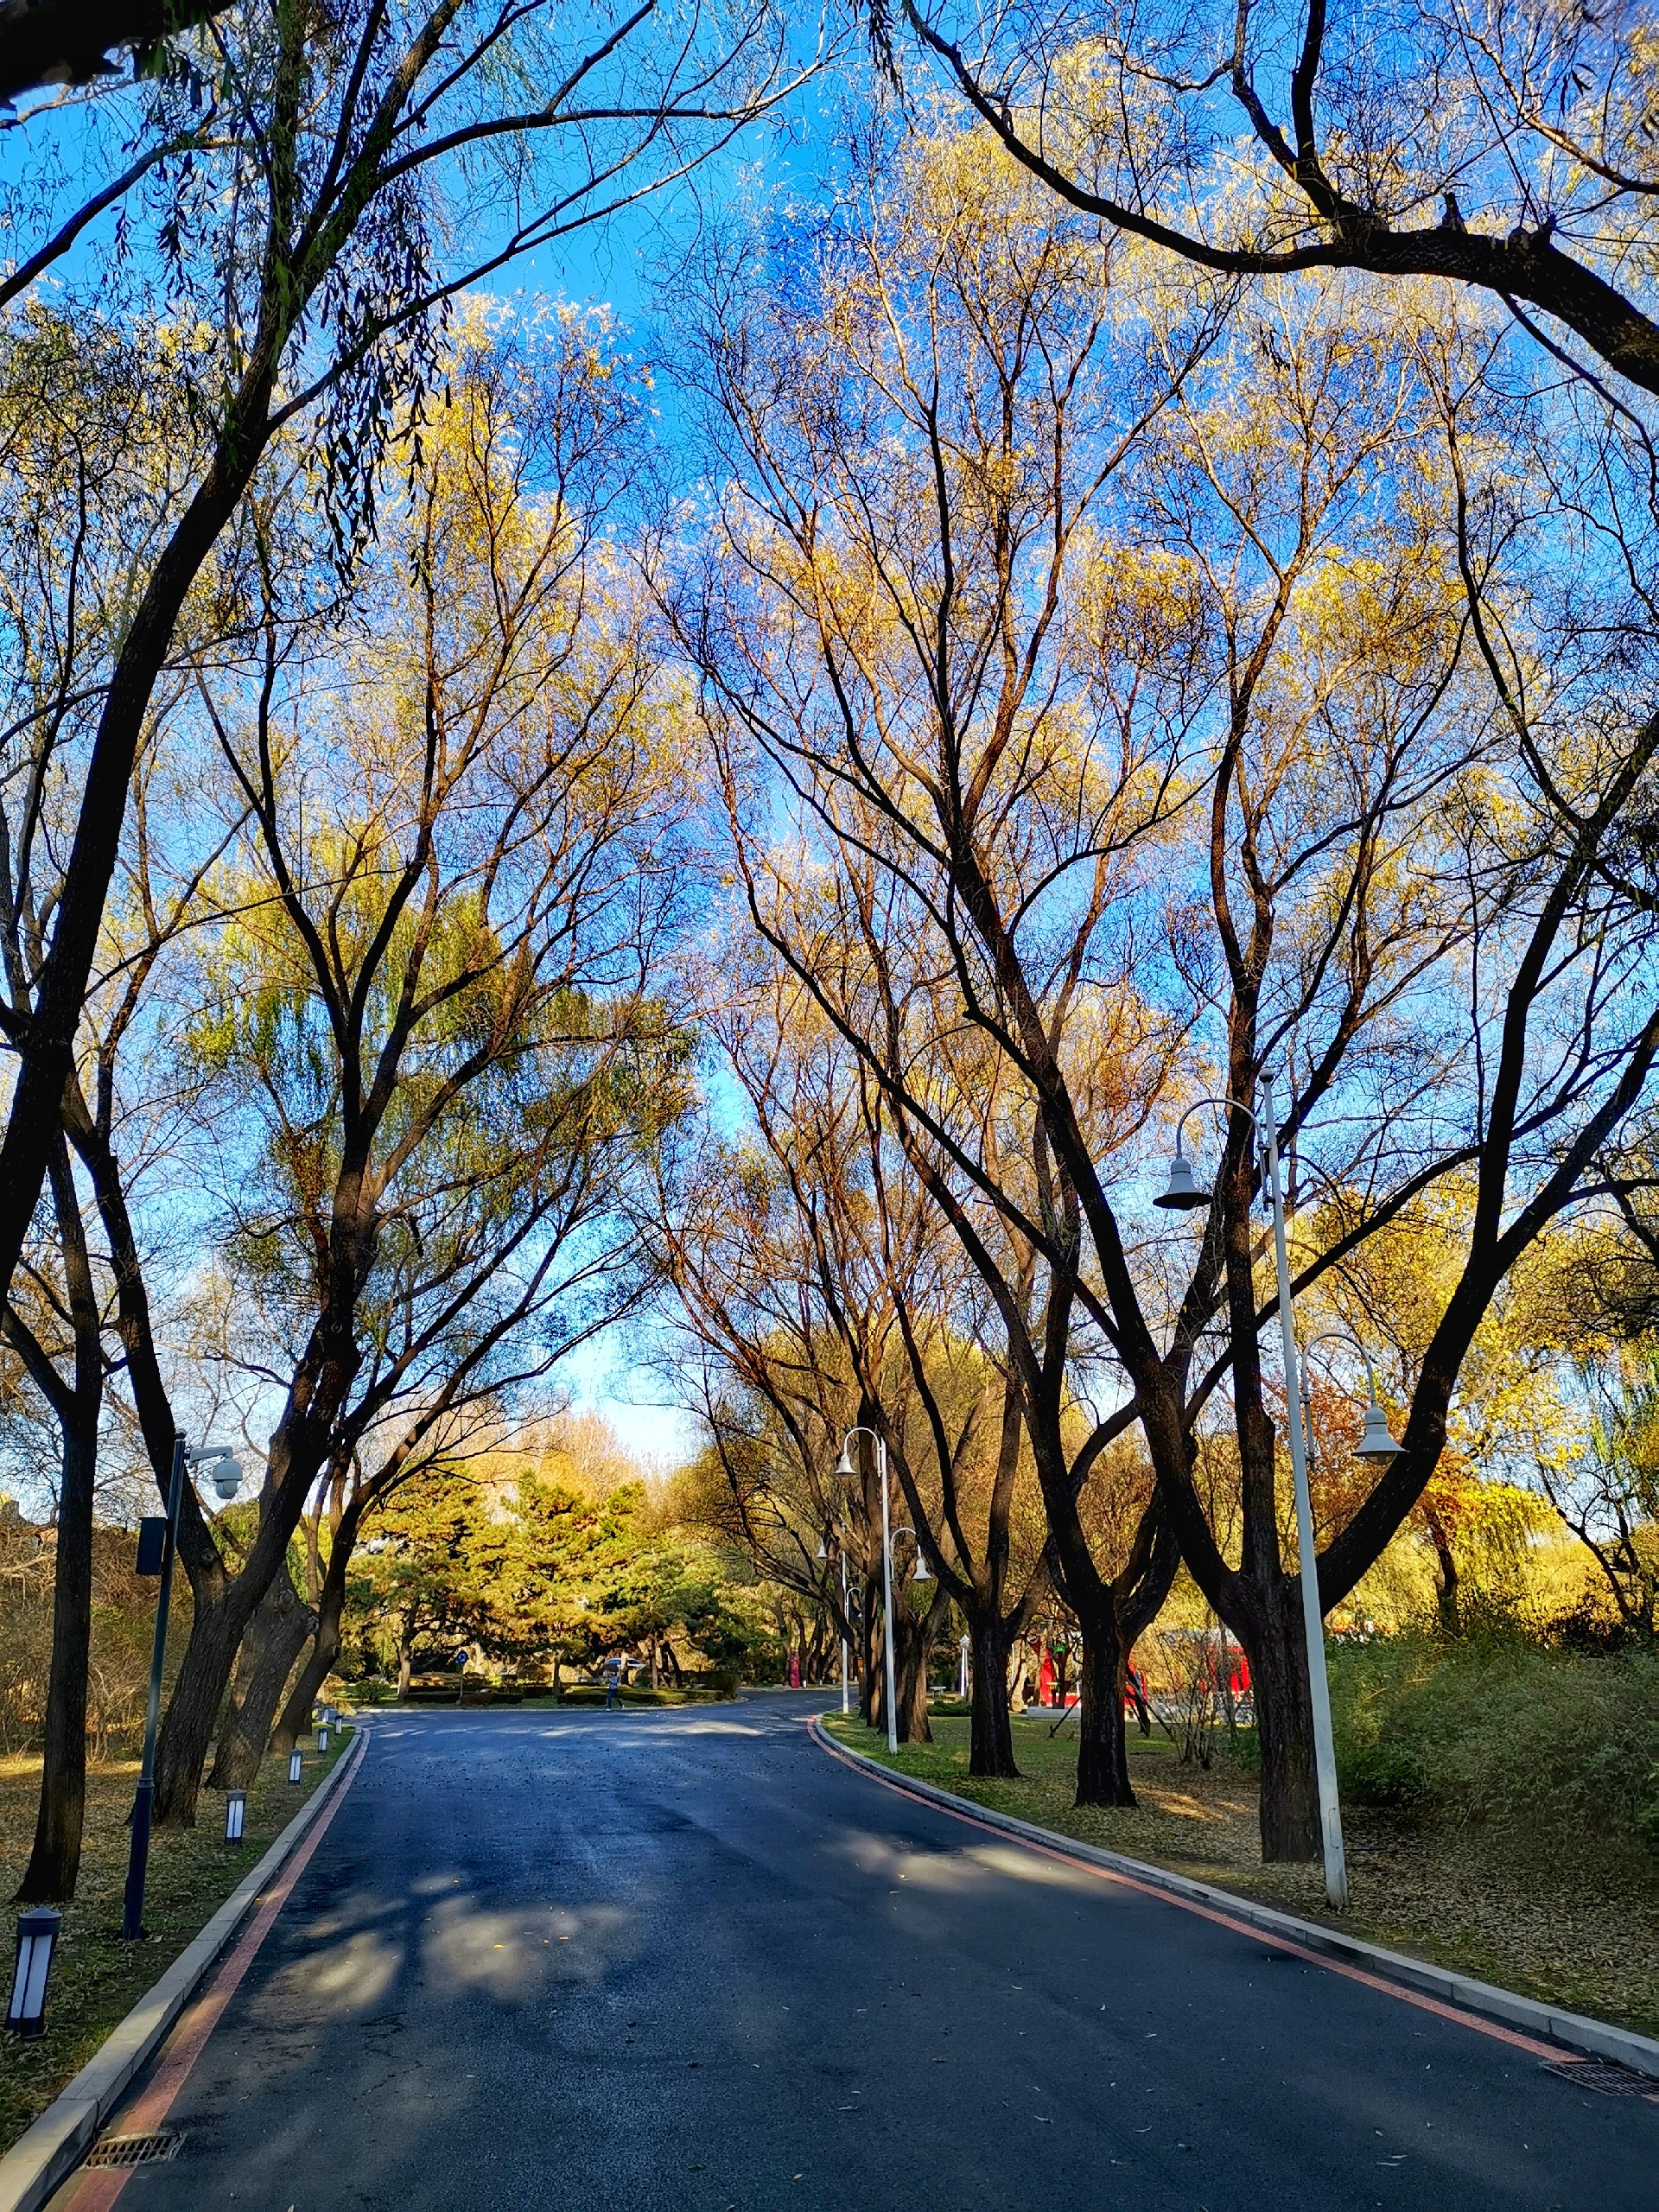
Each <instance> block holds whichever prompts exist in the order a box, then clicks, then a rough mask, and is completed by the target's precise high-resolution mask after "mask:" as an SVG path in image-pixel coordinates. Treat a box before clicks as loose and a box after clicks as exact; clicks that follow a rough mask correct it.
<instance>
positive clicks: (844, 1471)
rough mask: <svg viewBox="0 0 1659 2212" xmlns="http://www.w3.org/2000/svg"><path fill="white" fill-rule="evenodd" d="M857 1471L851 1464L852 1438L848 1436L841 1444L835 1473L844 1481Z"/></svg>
mask: <svg viewBox="0 0 1659 2212" xmlns="http://www.w3.org/2000/svg"><path fill="white" fill-rule="evenodd" d="M857 1472H858V1469H857V1468H856V1467H855V1465H853V1440H852V1438H851V1437H850V1436H849V1437H848V1438H846V1439H845V1440H843V1442H842V1447H841V1457H840V1459H837V1460H836V1475H837V1476H838V1477H839V1478H840V1479H841V1480H842V1482H846V1481H847V1480H849V1478H850V1477H852V1476H854V1475H855V1474H856V1473H857Z"/></svg>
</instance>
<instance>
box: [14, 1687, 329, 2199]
mask: <svg viewBox="0 0 1659 2212" xmlns="http://www.w3.org/2000/svg"><path fill="white" fill-rule="evenodd" d="M368 1743H369V1739H368V1734H367V1732H366V1731H365V1729H364V1728H362V1727H361V1726H359V1728H358V1731H357V1741H356V1743H355V1744H354V1745H353V1747H352V1749H351V1751H348V1752H347V1754H346V1757H345V1758H343V1759H341V1760H340V1762H339V1763H338V1764H337V1765H336V1766H335V1767H334V1771H333V1772H332V1773H331V1774H330V1775H328V1776H327V1778H326V1779H325V1780H324V1781H323V1782H322V1783H321V1785H320V1786H319V1787H318V1788H317V1789H314V1790H313V1791H312V1793H311V1795H310V1796H309V1797H308V1798H307V1799H306V1801H305V1802H304V1804H303V1805H302V1806H301V1808H300V1809H299V1811H298V1812H297V1813H296V1815H294V1817H293V1819H292V1820H291V1821H289V1824H288V1826H287V1827H285V1828H284V1829H283V1832H282V1834H280V1835H279V1836H278V1837H277V1840H276V1842H275V1843H273V1844H272V1845H271V1847H270V1850H269V1851H268V1852H266V1853H265V1855H264V1858H263V1859H261V1860H260V1861H259V1864H258V1865H257V1866H256V1867H255V1868H254V1869H253V1871H252V1872H251V1873H250V1874H248V1875H247V1876H246V1877H245V1879H244V1880H243V1881H241V1882H240V1883H239V1884H238V1885H237V1887H236V1888H235V1889H234V1890H233V1891H232V1892H231V1894H230V1896H229V1897H226V1900H225V1902H224V1904H222V1905H220V1907H219V1910H218V1911H217V1912H216V1913H215V1914H214V1915H213V1918H212V1919H211V1920H210V1921H209V1922H208V1923H207V1926H206V1927H205V1928H204V1929H202V1930H201V1933H200V1935H199V1936H194V1937H193V1938H192V1939H191V1941H190V1942H188V1943H187V1944H186V1946H185V1948H184V1949H183V1950H181V1952H180V1954H179V1955H178V1957H177V1958H176V1959H175V1960H174V1961H173V1963H172V1965H171V1966H170V1967H168V1970H167V1972H166V1973H165V1974H163V1975H162V1978H161V1980H159V1981H158V1982H157V1983H156V1986H154V1988H152V1989H151V1990H149V1992H148V1993H146V1994H145V1995H144V1996H143V1997H141V1998H140V1999H139V2000H138V2002H137V2004H136V2005H134V2006H133V2008H132V2010H131V2012H129V2013H128V2014H127V2016H126V2018H125V2019H124V2020H122V2021H120V2022H119V2023H118V2024H117V2025H116V2026H115V2027H113V2028H111V2031H110V2032H109V2034H108V2035H107V2036H106V2037H105V2039H104V2041H103V2042H102V2043H101V2044H99V2047H98V2049H97V2050H96V2051H95V2052H94V2053H93V2055H92V2057H91V2058H89V2059H88V2060H87V2062H86V2065H85V2066H83V2067H82V2068H81V2069H80V2071H79V2074H77V2075H75V2077H74V2079H73V2081H72V2082H69V2083H68V2084H67V2086H66V2087H65V2088H62V2089H61V2090H60V2091H59V2093H58V2094H57V2096H56V2097H55V2098H54V2100H53V2101H52V2102H51V2103H50V2104H49V2105H48V2107H47V2108H46V2110H45V2111H44V2112H43V2113H41V2116H40V2118H39V2119H38V2120H35V2123H34V2125H33V2126H31V2127H29V2130H28V2131H27V2132H26V2133H24V2134H22V2135H20V2136H19V2137H18V2139H17V2140H16V2142H15V2143H14V2144H13V2145H12V2146H11V2148H10V2151H8V2152H6V2154H5V2156H4V2158H0V2212H38V2208H39V2207H40V2206H41V2205H43V2204H44V2203H45V2202H47V2200H48V2197H49V2196H51V2195H52V2193H53V2191H54V2190H57V2189H60V2188H61V2187H62V2185H63V2183H65V2182H66V2181H67V2179H68V2178H69V2176H70V2175H71V2174H72V2173H73V2171H74V2170H75V2168H76V2167H77V2166H78V2165H79V2163H80V2161H81V2160H82V2158H85V2157H86V2153H87V2152H88V2151H89V2150H90V2149H91V2148H92V2145H93V2143H94V2142H95V2141H96V2140H97V2138H98V2134H99V2130H100V2129H101V2128H102V2126H104V2123H105V2120H108V2118H109V2117H110V2115H111V2113H112V2112H113V2111H114V2110H115V2107H116V2106H117V2105H118V2103H119V2102H120V2101H121V2099H122V2098H123V2097H124V2095H125V2094H126V2092H127V2089H128V2088H129V2087H130V2085H131V2082H132V2080H133V2077H134V2076H135V2075H137V2073H138V2071H139V2070H140V2069H141V2068H142V2067H143V2066H144V2065H145V2063H147V2062H148V2061H149V2059H150V2058H152V2057H153V2056H155V2054H156V2050H157V2048H158V2047H159V2046H160V2044H162V2042H163V2041H164V2040H165V2038H166V2037H167V2036H168V2033H169V2031H171V2029H172V2027H173V2024H174V2023H175V2021H176V2020H177V2018H178V2017H179V2015H180V2013H181V2012H182V2011H183V2010H184V2008H185V2006H186V2005H188V2003H189V2001H190V1999H191V1998H192V1997H194V1995H195V1993H196V1991H197V1989H198V1987H199V1986H200V1984H201V1982H202V1981H203V1980H205V1978H206V1976H207V1971H208V1969H209V1968H210V1967H212V1966H213V1963H214V1961H216V1960H217V1959H218V1957H219V1953H220V1952H221V1951H222V1950H223V1949H224V1948H225V1946H226V1944H227V1943H228V1942H230V1940H231V1938H232V1936H234V1935H235V1933H236V1931H237V1929H238V1928H239V1927H240V1926H241V1924H242V1923H243V1921H244V1920H245V1918H246V1917H247V1916H248V1914H249V1913H250V1912H251V1910H252V1909H253V1907H254V1906H255V1905H256V1904H257V1903H258V1901H259V1897H260V1894H261V1892H262V1891H264V1890H266V1889H268V1888H269V1887H270V1882H271V1879H272V1878H273V1876H275V1875H276V1874H277V1873H278V1872H280V1871H281V1869H282V1867H283V1865H284V1864H285V1863H286V1861H287V1860H288V1859H289V1858H291V1857H292V1855H293V1853H294V1851H295V1849H296V1846H297V1845H298V1844H299V1843H300V1842H301V1841H302V1840H303V1838H304V1836H305V1834H306V1831H307V1830H308V1828H309V1827H311V1826H312V1824H313V1823H314V1822H315V1820H316V1818H317V1816H318V1815H319V1814H320V1813H321V1811H322V1810H323V1808H324V1807H325V1806H327V1804H329V1803H330V1802H331V1801H332V1800H333V1799H334V1797H336V1796H338V1795H339V1794H340V1791H341V1790H342V1789H345V1787H346V1784H347V1783H348V1782H349V1781H350V1780H351V1779H352V1777H353V1776H354V1775H355V1774H356V1772H357V1770H358V1768H359V1766H361V1764H363V1758H364V1755H365V1752H366V1751H367V1750H368Z"/></svg>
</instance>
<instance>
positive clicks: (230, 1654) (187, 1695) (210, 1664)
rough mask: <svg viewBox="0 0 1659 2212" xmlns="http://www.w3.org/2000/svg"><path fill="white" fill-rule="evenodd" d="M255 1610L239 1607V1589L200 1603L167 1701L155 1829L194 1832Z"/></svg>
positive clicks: (160, 1744)
mask: <svg viewBox="0 0 1659 2212" xmlns="http://www.w3.org/2000/svg"><path fill="white" fill-rule="evenodd" d="M250 1611H251V1607H249V1606H248V1605H245V1604H242V1603H238V1591H237V1587H236V1585H235V1584H234V1583H232V1584H231V1585H230V1586H229V1588H228V1589H227V1591H226V1594H225V1595H224V1596H223V1597H221V1598H219V1599H213V1600H208V1601H207V1602H204V1601H203V1599H200V1598H198V1599H197V1600H196V1606H195V1611H194V1618H192V1620H191V1623H190V1641H189V1643H188V1644H186V1646H185V1649H184V1662H183V1664H182V1665H181V1667H180V1669H179V1672H178V1676H177V1679H176V1680H175V1682H174V1685H173V1694H172V1696H171V1697H170V1698H169V1699H168V1706H167V1719H166V1720H165V1722H164V1723H163V1724H162V1733H161V1740H160V1741H159V1742H158V1743H157V1745H156V1826H157V1827H162V1826H163V1825H171V1826H175V1827H188V1828H193V1827H194V1826H195V1824H196V1796H197V1793H198V1791H199V1790H200V1788H201V1774H202V1769H203V1767H204V1766H205V1765H206V1764H207V1747H208V1745H209V1744H211V1743H212V1741H213V1726H214V1723H215V1722H216V1721H217V1720H218V1719H219V1704H220V1701H221V1700H222V1699H223V1697H224V1694H225V1684H226V1681H227V1679H228V1677H229V1675H230V1671H231V1668H232V1665H233V1664H234V1662H235V1659H236V1653H237V1647H238V1644H239V1643H241V1641H242V1630H243V1629H244V1627H245V1624H246V1622H247V1618H248V1614H249V1612H250Z"/></svg>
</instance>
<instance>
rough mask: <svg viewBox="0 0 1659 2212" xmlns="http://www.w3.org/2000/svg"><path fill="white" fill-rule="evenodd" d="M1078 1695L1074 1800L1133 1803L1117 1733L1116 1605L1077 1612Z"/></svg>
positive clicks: (1123, 1744)
mask: <svg viewBox="0 0 1659 2212" xmlns="http://www.w3.org/2000/svg"><path fill="white" fill-rule="evenodd" d="M1077 1625H1078V1628H1079V1629H1080V1630H1081V1631H1082V1635H1083V1660H1082V1664H1081V1667H1080V1669H1079V1673H1080V1675H1081V1678H1082V1690H1083V1695H1082V1699H1081V1703H1080V1707H1079V1710H1078V1713H1077V1803H1078V1804H1079V1805H1133V1804H1134V1803H1135V1789H1134V1787H1133V1785H1132V1784H1131V1783H1130V1781H1129V1754H1128V1742H1127V1740H1126V1738H1125V1736H1124V1732H1123V1700H1122V1697H1121V1696H1120V1694H1119V1693H1118V1683H1119V1681H1120V1679H1121V1673H1122V1662H1123V1656H1124V1655H1123V1645H1122V1637H1120V1636H1119V1634H1118V1630H1117V1620H1116V1606H1113V1607H1112V1608H1110V1610H1109V1611H1103V1612H1102V1613H1100V1614H1098V1615H1091V1616H1088V1617H1086V1616H1085V1615H1084V1614H1083V1613H1081V1612H1079V1614H1078V1616H1077Z"/></svg>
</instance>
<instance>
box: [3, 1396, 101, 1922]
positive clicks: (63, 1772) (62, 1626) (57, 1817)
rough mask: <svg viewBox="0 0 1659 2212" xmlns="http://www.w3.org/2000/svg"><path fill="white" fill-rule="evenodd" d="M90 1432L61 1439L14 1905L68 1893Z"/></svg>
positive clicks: (81, 1753) (87, 1641) (85, 1596)
mask: <svg viewBox="0 0 1659 2212" xmlns="http://www.w3.org/2000/svg"><path fill="white" fill-rule="evenodd" d="M97 1466H98V1428H97V1423H96V1420H94V1422H93V1425H92V1430H91V1432H90V1433H86V1434H82V1433H79V1432H78V1430H77V1428H76V1427H73V1426H71V1427H68V1428H67V1429H66V1430H65V1431H64V1435H63V1474H62V1484H61V1488H60V1492H59V1497H58V1554H57V1561H56V1572H55V1575H54V1583H53V1591H52V1669H51V1674H50V1675H49V1677H48V1687H47V1693H46V1744H45V1757H44V1758H43V1761H42V1764H41V1802H40V1809H39V1812H38V1813H37V1815H36V1816H35V1847H34V1849H33V1850H32V1851H31V1852H30V1853H29V1866H28V1867H27V1869H26V1870H25V1872H24V1874H23V1878H22V1881H21V1882H20V1883H19V1884H18V1885H17V1893H16V1903H17V1904H45V1903H46V1902H47V1901H48V1899H51V1898H54V1897H55V1898H68V1897H73V1895H74V1894H75V1883H76V1880H77V1878H78V1877H79V1872H80V1839H81V1829H82V1827H83V1824H84V1822H85V1820H86V1668H87V1659H88V1655H89V1652H90V1649H91V1644H92V1478H93V1475H94V1472H95V1471H96V1469H97Z"/></svg>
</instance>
